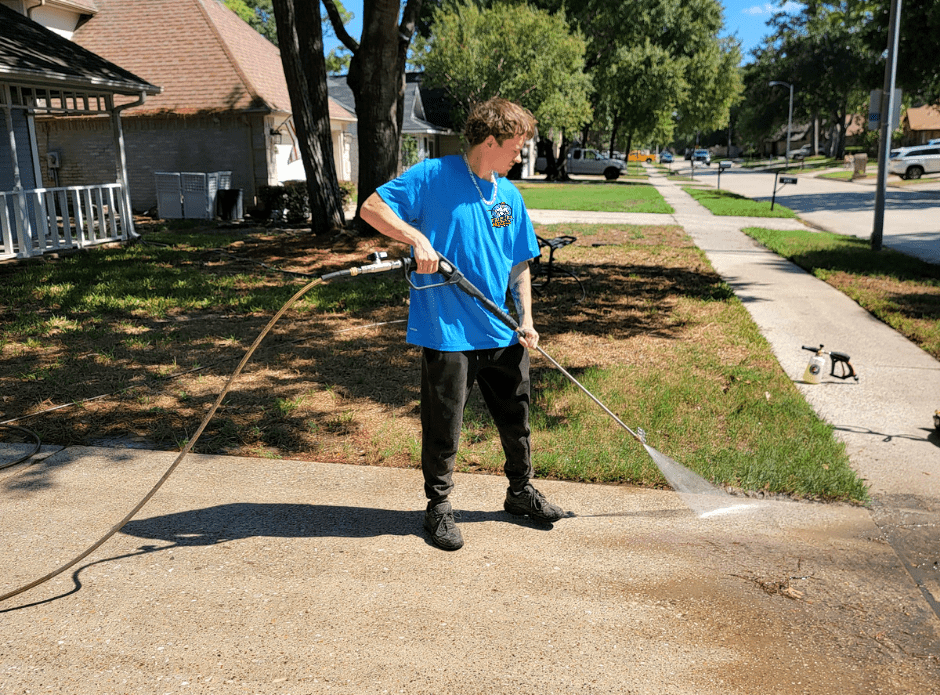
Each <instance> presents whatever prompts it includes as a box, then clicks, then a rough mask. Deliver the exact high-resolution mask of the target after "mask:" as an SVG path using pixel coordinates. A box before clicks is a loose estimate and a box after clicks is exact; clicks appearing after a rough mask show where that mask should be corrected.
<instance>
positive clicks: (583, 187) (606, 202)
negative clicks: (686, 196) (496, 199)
mask: <svg viewBox="0 0 940 695" xmlns="http://www.w3.org/2000/svg"><path fill="white" fill-rule="evenodd" d="M517 186H518V188H519V190H520V191H521V193H522V198H523V200H525V204H526V207H527V208H529V209H532V210H592V211H598V212H656V213H663V214H671V213H673V212H674V210H673V209H672V206H671V205H669V204H668V203H666V201H665V200H664V199H663V197H662V195H660V194H659V191H657V190H656V189H655V188H654V187H653V186H650V185H648V184H637V183H631V182H621V181H605V182H600V181H579V182H569V183H519V184H517Z"/></svg>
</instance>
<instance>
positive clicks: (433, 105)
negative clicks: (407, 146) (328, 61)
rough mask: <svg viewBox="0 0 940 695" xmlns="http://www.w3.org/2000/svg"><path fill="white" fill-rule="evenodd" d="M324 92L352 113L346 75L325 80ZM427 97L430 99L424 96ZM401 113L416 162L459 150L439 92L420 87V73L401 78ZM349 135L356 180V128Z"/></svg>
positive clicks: (357, 170)
mask: <svg viewBox="0 0 940 695" xmlns="http://www.w3.org/2000/svg"><path fill="white" fill-rule="evenodd" d="M327 89H328V90H329V94H330V99H332V100H335V101H337V102H338V103H339V104H340V105H342V107H343V108H344V109H346V110H347V111H350V112H352V113H355V112H356V99H355V97H354V96H353V93H352V89H350V87H349V85H348V84H347V83H346V76H345V75H343V76H340V77H328V78H327ZM429 95H430V100H429V99H428V96H429ZM404 102H405V103H404V110H403V113H402V136H410V137H413V138H414V139H415V141H416V142H417V145H418V160H419V161H420V160H422V159H426V158H428V157H431V158H433V157H442V156H444V155H448V154H456V153H458V152H460V151H461V143H460V136H459V135H458V134H457V133H455V132H454V131H453V129H452V128H451V116H450V109H449V107H448V106H447V104H446V101H445V100H444V95H443V90H431V91H429V90H427V89H423V88H422V87H421V74H420V73H407V74H406V79H405V98H404ZM351 132H352V134H353V141H354V143H353V144H354V146H353V148H352V149H353V157H352V168H353V179H354V180H357V179H358V177H359V155H358V136H357V131H356V126H355V125H354V126H353V127H352V128H351Z"/></svg>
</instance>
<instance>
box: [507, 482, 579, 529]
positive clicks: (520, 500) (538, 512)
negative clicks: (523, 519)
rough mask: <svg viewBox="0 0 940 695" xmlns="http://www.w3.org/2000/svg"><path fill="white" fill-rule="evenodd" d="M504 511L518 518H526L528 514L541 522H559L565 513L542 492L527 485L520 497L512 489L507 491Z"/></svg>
mask: <svg viewBox="0 0 940 695" xmlns="http://www.w3.org/2000/svg"><path fill="white" fill-rule="evenodd" d="M503 509H505V510H506V511H507V512H509V513H510V514H515V515H516V516H525V515H526V514H528V515H529V516H530V517H532V518H533V519H538V520H539V521H549V522H551V521H558V520H559V519H560V518H561V517H563V516H564V515H565V513H564V512H563V511H562V510H561V508H560V507H556V506H555V505H554V504H552V503H551V502H549V501H548V500H547V499H545V497H544V495H542V493H541V492H539V491H538V490H536V489H535V488H534V487H532V486H531V485H526V486H525V490H523V491H522V492H521V493H519V494H518V495H516V494H514V493H513V491H512V490H511V489H509V490H506V501H505V502H503Z"/></svg>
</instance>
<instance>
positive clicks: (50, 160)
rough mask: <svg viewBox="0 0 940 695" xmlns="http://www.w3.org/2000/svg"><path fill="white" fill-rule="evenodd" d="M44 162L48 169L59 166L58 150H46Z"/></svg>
mask: <svg viewBox="0 0 940 695" xmlns="http://www.w3.org/2000/svg"><path fill="white" fill-rule="evenodd" d="M46 164H47V165H48V166H49V168H50V169H58V168H59V153H58V152H46Z"/></svg>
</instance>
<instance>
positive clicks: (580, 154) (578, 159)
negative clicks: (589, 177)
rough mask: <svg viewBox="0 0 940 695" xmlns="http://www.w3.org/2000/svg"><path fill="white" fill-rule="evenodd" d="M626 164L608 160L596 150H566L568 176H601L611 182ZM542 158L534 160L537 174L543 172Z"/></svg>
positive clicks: (543, 161) (619, 160)
mask: <svg viewBox="0 0 940 695" xmlns="http://www.w3.org/2000/svg"><path fill="white" fill-rule="evenodd" d="M624 167H626V163H625V162H624V161H623V160H622V159H610V158H609V157H605V156H604V155H602V154H601V153H600V152H598V151H597V150H589V149H583V148H580V147H573V148H571V149H570V150H568V163H567V170H568V173H569V174H603V176H604V178H605V179H607V180H608V181H612V180H613V179H616V178H618V177H619V176H620V174H621V173H622V172H623V169H624ZM545 168H546V162H545V158H544V157H539V158H538V159H536V160H535V170H536V171H538V172H539V173H542V172H544V171H545Z"/></svg>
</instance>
